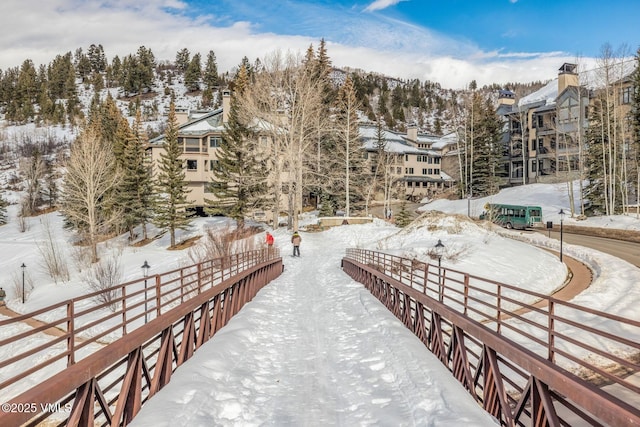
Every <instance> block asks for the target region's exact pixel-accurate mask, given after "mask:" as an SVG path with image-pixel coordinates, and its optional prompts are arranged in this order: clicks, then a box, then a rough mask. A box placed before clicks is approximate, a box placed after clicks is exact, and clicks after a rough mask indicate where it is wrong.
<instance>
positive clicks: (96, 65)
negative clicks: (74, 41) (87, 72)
mask: <svg viewBox="0 0 640 427" xmlns="http://www.w3.org/2000/svg"><path fill="white" fill-rule="evenodd" d="M87 58H88V59H89V63H90V64H91V71H93V72H94V73H103V72H105V71H106V70H107V57H106V56H105V54H104V48H103V47H102V45H101V44H99V45H97V46H96V45H95V44H92V45H91V46H89V51H88V52H87Z"/></svg>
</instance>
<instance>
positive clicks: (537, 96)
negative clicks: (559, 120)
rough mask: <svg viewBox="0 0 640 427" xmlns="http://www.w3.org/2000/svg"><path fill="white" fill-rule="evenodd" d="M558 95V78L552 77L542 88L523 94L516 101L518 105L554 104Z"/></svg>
mask: <svg viewBox="0 0 640 427" xmlns="http://www.w3.org/2000/svg"><path fill="white" fill-rule="evenodd" d="M557 97H558V79H557V78H556V79H553V80H551V81H550V82H549V83H547V84H546V85H544V86H543V87H542V88H540V89H538V90H537V91H535V92H533V93H530V94H529V95H527V96H523V97H522V98H520V100H519V101H518V107H521V108H522V107H525V106H529V105H531V104H537V103H541V104H542V105H545V104H546V105H551V104H555V102H556V98H557Z"/></svg>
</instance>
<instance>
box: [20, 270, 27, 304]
mask: <svg viewBox="0 0 640 427" xmlns="http://www.w3.org/2000/svg"><path fill="white" fill-rule="evenodd" d="M20 268H21V269H22V303H23V304H24V272H25V270H26V269H27V266H26V265H25V264H24V262H23V263H22V265H21V266H20Z"/></svg>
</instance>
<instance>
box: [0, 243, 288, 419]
mask: <svg viewBox="0 0 640 427" xmlns="http://www.w3.org/2000/svg"><path fill="white" fill-rule="evenodd" d="M281 272H282V260H281V258H280V255H279V252H278V251H277V250H273V249H270V250H267V249H265V250H257V251H251V252H245V253H241V254H235V255H231V256H227V257H222V258H217V259H213V260H209V261H205V262H201V263H199V264H194V265H190V266H187V267H183V268H179V269H176V270H172V271H169V272H165V273H161V274H156V275H152V276H149V277H146V278H142V279H138V280H134V281H130V282H127V283H123V284H121V285H118V286H114V287H112V288H109V289H106V290H103V291H100V292H94V293H91V294H89V295H85V296H82V297H80V298H75V299H72V300H68V301H64V302H60V303H58V304H54V305H52V306H49V307H46V308H43V309H41V310H38V311H36V312H33V313H28V314H25V315H22V316H18V317H15V318H11V319H6V320H2V321H0V329H2V328H7V327H13V328H14V329H17V330H20V329H22V332H19V333H17V334H15V335H13V336H10V337H7V338H4V339H1V340H0V346H11V348H14V349H15V352H14V353H13V356H12V357H10V358H8V359H5V360H0V400H1V401H2V403H4V405H3V407H2V411H0V425H2V426H5V425H6V426H12V425H16V426H18V425H21V424H22V423H25V422H28V423H29V424H28V425H37V424H38V423H39V422H42V421H43V420H45V419H47V420H48V422H50V421H51V420H53V421H60V424H61V425H84V426H93V425H100V424H107V425H126V424H128V422H129V421H130V420H131V419H132V418H133V417H134V416H135V414H136V413H137V412H138V410H139V409H140V406H141V404H142V403H143V402H144V401H145V400H146V399H148V398H149V397H151V396H152V395H153V394H155V393H156V392H157V391H158V390H159V389H161V388H162V387H163V386H164V385H165V384H166V383H167V382H169V380H170V378H171V374H172V372H173V371H174V370H175V369H176V368H177V367H178V366H180V365H181V364H182V363H183V362H184V361H185V360H187V359H188V358H189V357H191V355H192V354H193V352H194V351H195V350H196V349H197V348H199V347H200V346H201V345H202V344H203V343H204V342H206V341H207V340H208V339H209V338H210V337H211V336H213V334H214V333H215V332H216V331H217V330H219V329H220V328H221V327H222V326H224V325H225V324H226V323H227V322H228V321H229V319H230V318H231V317H232V316H233V315H234V314H236V313H237V312H238V311H239V310H240V308H241V307H242V306H243V305H244V304H245V303H246V302H248V301H249V300H251V299H252V298H253V296H254V295H255V294H256V293H257V291H258V290H259V289H260V288H262V287H263V286H264V285H266V284H267V283H269V282H270V281H271V280H273V279H274V278H276V277H278V276H279V275H280V274H281ZM27 318H37V319H39V320H40V322H41V326H39V327H36V328H28V327H24V328H21V323H22V322H23V321H24V320H26V319H27ZM45 332H46V333H45ZM96 408H98V410H96ZM47 425H49V424H47Z"/></svg>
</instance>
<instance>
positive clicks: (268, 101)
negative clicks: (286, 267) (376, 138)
mask: <svg viewBox="0 0 640 427" xmlns="http://www.w3.org/2000/svg"><path fill="white" fill-rule="evenodd" d="M262 65H263V68H262V70H260V72H257V73H255V75H254V82H253V84H252V85H250V86H249V87H248V88H247V90H246V91H245V93H244V94H243V97H242V99H241V100H240V101H239V102H240V104H241V108H242V110H243V114H244V115H245V117H246V118H247V119H249V118H250V117H251V118H252V119H253V120H254V121H257V122H255V123H256V125H257V126H260V127H262V129H264V131H265V132H267V133H268V135H269V139H270V140H271V141H270V144H271V146H270V156H269V159H270V163H269V164H270V167H269V178H268V181H269V182H270V183H271V188H273V190H272V191H273V192H274V194H273V196H274V197H273V200H274V202H273V203H274V207H273V211H274V212H273V215H274V224H277V215H278V212H279V211H280V201H281V199H282V197H281V195H282V193H281V189H282V188H283V187H284V188H285V189H286V190H287V197H288V200H289V203H288V204H289V206H288V211H289V225H290V227H292V228H294V229H297V228H298V221H299V218H298V214H299V213H301V212H302V202H303V197H302V196H303V190H305V189H307V188H309V187H310V185H311V184H310V175H311V173H312V167H313V165H312V164H311V162H310V159H313V158H314V153H315V148H316V146H317V135H318V129H319V127H320V128H322V127H323V126H325V124H324V123H325V122H326V121H325V118H324V117H323V115H322V111H323V109H322V96H323V92H322V90H320V88H321V84H320V79H319V78H318V77H317V76H314V74H313V73H312V70H310V69H309V68H308V67H306V66H305V65H304V64H303V61H302V57H301V56H299V55H296V54H293V53H287V54H286V55H283V54H282V53H281V52H274V53H272V54H271V55H269V56H267V57H266V58H265V59H264V60H263V61H262Z"/></svg>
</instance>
